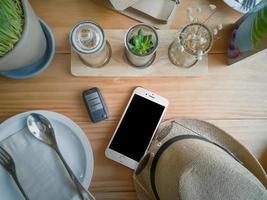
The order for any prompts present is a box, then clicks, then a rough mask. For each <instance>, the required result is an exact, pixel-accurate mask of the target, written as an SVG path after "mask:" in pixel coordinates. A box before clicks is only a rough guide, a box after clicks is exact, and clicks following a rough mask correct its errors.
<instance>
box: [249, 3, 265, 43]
mask: <svg viewBox="0 0 267 200" xmlns="http://www.w3.org/2000/svg"><path fill="white" fill-rule="evenodd" d="M266 35H267V3H266V4H265V6H264V7H263V8H261V9H260V10H258V11H257V13H256V15H255V18H254V23H253V28H252V41H253V46H254V47H255V46H256V45H257V44H258V43H259V41H261V39H262V38H263V37H266Z"/></svg>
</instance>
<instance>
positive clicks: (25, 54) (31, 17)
mask: <svg viewBox="0 0 267 200" xmlns="http://www.w3.org/2000/svg"><path fill="white" fill-rule="evenodd" d="M46 49H47V41H46V37H45V34H44V32H43V30H42V28H41V26H40V22H39V18H38V17H36V15H35V13H34V11H33V10H32V8H31V6H30V4H29V2H28V0H1V1H0V71H1V72H6V71H9V70H14V69H18V68H20V67H25V66H29V65H32V64H33V63H36V62H38V61H39V60H40V59H41V58H43V56H44V54H45V52H46Z"/></svg>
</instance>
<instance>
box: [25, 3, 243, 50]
mask: <svg viewBox="0 0 267 200" xmlns="http://www.w3.org/2000/svg"><path fill="white" fill-rule="evenodd" d="M96 2H97V1H96ZM96 2H95V1H92V0H58V1H55V0H46V1H40V0H30V3H31V5H32V7H33V8H34V10H35V12H36V13H37V15H38V16H39V17H40V18H42V19H44V20H45V21H46V22H47V23H48V24H49V26H50V27H51V28H52V31H53V33H54V35H55V39H56V41H57V42H56V43H57V48H56V49H57V52H61V53H70V45H69V42H68V34H69V31H70V29H71V28H72V27H73V26H74V24H76V23H77V22H78V21H81V20H94V21H96V22H98V23H99V24H101V26H103V27H104V28H105V29H127V28H129V27H130V26H132V25H134V24H136V23H137V22H136V21H135V20H132V19H130V18H128V17H126V16H123V15H121V14H119V13H117V12H114V11H112V10H109V9H107V8H105V7H103V6H101V5H100V4H97V3H96ZM209 3H214V4H216V5H217V8H218V11H217V13H216V14H215V15H214V17H213V18H212V20H211V24H217V23H223V24H224V25H225V28H224V31H223V33H222V34H221V35H220V37H221V39H219V40H218V41H217V42H216V44H215V46H214V48H213V50H212V52H213V53H218V52H225V51H226V48H227V46H228V41H229V36H230V30H231V28H232V26H231V24H232V23H233V22H235V21H236V20H237V19H238V18H239V17H240V16H241V14H239V13H237V12H236V11H234V10H232V9H231V8H229V7H228V6H227V5H226V4H224V3H223V1H216V0H209V1H208V0H195V1H194V2H193V1H181V4H180V5H179V6H178V7H177V12H176V16H175V18H174V20H173V23H172V26H171V27H172V28H179V27H180V26H181V25H184V24H185V22H186V17H185V16H186V8H187V6H198V5H201V6H203V5H208V4H209Z"/></svg>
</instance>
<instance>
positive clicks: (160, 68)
mask: <svg viewBox="0 0 267 200" xmlns="http://www.w3.org/2000/svg"><path fill="white" fill-rule="evenodd" d="M105 32H106V39H107V41H108V42H109V44H110V46H111V48H112V50H111V52H112V53H111V54H112V55H111V58H110V61H109V62H108V63H107V64H106V65H105V66H104V67H100V68H92V67H88V66H87V65H85V64H84V62H83V61H82V60H81V59H80V57H79V56H78V54H77V53H76V52H75V51H74V50H72V52H71V73H72V74H73V75H75V76H87V77H114V76H120V77H148V76H149V77H150V76H153V77H158V76H167V77H171V76H172V77H179V76H203V75H207V73H208V56H207V55H205V56H203V59H202V60H201V61H199V62H198V63H197V64H196V65H195V66H193V67H190V68H184V67H177V66H175V65H174V64H172V63H171V61H170V60H169V57H168V48H169V45H170V44H171V43H172V42H173V41H174V40H175V39H176V35H177V31H176V30H157V32H158V37H159V47H158V49H157V51H156V58H155V60H154V61H153V63H152V64H151V65H150V66H149V67H146V68H144V69H140V68H137V67H133V66H131V65H130V64H129V63H128V61H127V58H126V56H125V47H124V35H125V33H126V32H127V31H126V30H111V29H106V30H105Z"/></svg>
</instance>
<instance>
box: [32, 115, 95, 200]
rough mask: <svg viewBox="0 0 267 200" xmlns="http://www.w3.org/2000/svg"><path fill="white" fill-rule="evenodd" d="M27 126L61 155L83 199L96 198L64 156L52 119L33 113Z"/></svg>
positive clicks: (90, 199) (92, 199)
mask: <svg viewBox="0 0 267 200" xmlns="http://www.w3.org/2000/svg"><path fill="white" fill-rule="evenodd" d="M27 126H28V129H29V131H30V132H31V134H32V135H33V136H34V137H35V138H37V139H38V140H40V141H42V142H44V143H45V144H47V145H49V146H50V147H52V148H53V149H54V150H55V151H56V152H57V154H58V156H59V157H60V159H61V161H62V162H63V164H64V166H65V168H66V169H67V171H68V173H69V175H70V177H71V179H72V181H73V183H74V184H75V186H76V189H77V191H78V193H79V195H80V197H81V199H82V200H95V198H94V196H93V195H92V194H91V193H90V192H88V191H87V190H86V189H85V188H84V187H83V185H82V184H81V183H80V181H79V180H78V179H77V178H76V176H75V175H74V173H73V171H72V170H71V168H70V167H69V165H68V164H67V162H66V161H65V159H64V157H63V156H62V154H61V152H60V150H59V148H58V145H57V141H56V137H55V132H54V129H53V127H52V124H51V123H50V121H49V120H48V119H47V118H46V117H44V116H43V115H41V114H37V113H32V114H30V115H29V116H28V117H27Z"/></svg>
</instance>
